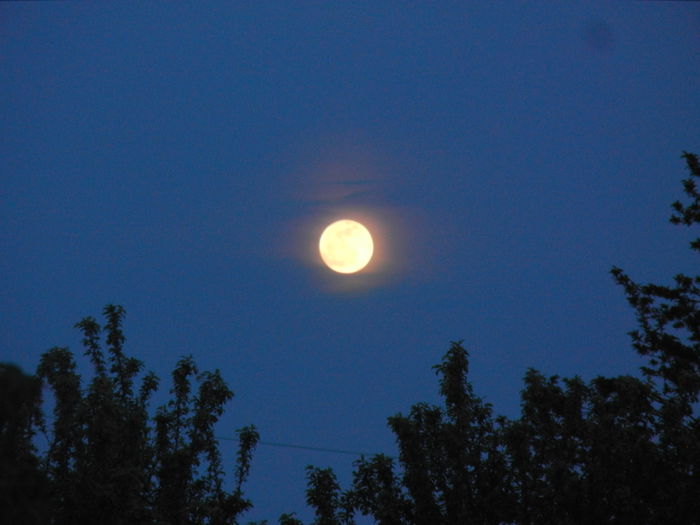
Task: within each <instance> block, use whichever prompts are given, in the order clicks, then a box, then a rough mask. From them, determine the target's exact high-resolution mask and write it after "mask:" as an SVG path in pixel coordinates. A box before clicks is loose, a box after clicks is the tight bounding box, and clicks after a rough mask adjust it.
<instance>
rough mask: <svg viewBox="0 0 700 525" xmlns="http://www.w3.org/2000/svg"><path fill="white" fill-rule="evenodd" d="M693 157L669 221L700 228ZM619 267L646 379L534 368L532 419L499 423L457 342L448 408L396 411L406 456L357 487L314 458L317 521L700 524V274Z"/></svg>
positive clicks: (311, 491) (372, 466)
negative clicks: (639, 275) (641, 279)
mask: <svg viewBox="0 0 700 525" xmlns="http://www.w3.org/2000/svg"><path fill="white" fill-rule="evenodd" d="M683 158H684V159H685V161H686V164H687V166H688V169H689V172H690V177H689V178H688V179H686V180H684V181H683V187H684V190H685V193H686V194H687V196H688V197H689V198H690V203H689V204H686V205H684V204H682V203H681V202H675V203H674V204H673V210H674V212H675V213H674V215H672V217H671V222H672V223H674V224H682V225H686V226H694V225H697V223H700V192H698V186H697V182H698V179H699V178H700V162H699V161H698V157H697V156H696V155H693V154H690V153H684V154H683ZM691 248H692V249H693V250H696V251H700V238H698V239H695V240H694V241H692V242H691ZM611 273H612V275H613V278H614V279H615V281H616V282H617V283H618V284H619V285H621V286H622V287H623V289H624V292H625V294H626V296H627V299H628V301H629V303H630V305H631V306H632V307H633V308H634V309H635V311H636V313H637V320H638V323H639V328H638V329H637V330H635V331H632V332H631V333H630V335H631V337H632V342H633V346H634V348H635V349H636V350H637V352H638V353H639V354H640V355H642V356H644V357H647V358H648V360H649V363H648V366H644V367H642V377H641V378H638V377H633V376H629V375H622V376H618V377H603V376H599V377H596V378H594V379H593V380H591V381H589V382H588V383H586V382H584V381H583V380H582V379H581V378H579V377H573V378H563V379H562V378H559V377H558V376H551V377H545V376H544V375H542V374H541V373H540V372H538V371H537V370H534V369H530V370H528V371H527V373H526V374H525V378H524V388H523V390H522V393H521V414H520V417H519V418H517V419H509V418H505V417H495V418H494V417H493V415H492V411H491V407H490V405H489V404H488V403H484V402H483V401H482V400H481V399H480V398H479V397H477V396H476V395H475V394H474V392H473V389H472V386H471V384H470V383H469V381H468V380H467V374H468V368H469V367H468V357H469V355H468V352H467V351H466V350H465V349H464V347H463V346H462V344H461V342H455V343H452V345H451V346H450V348H449V350H448V351H447V353H446V354H445V356H444V357H443V359H442V362H441V363H440V364H438V365H436V366H435V367H434V368H435V370H436V373H437V374H438V376H439V383H440V394H441V396H442V399H443V406H430V405H427V404H425V403H418V404H416V405H414V406H413V407H412V408H411V410H410V412H409V413H408V415H402V414H397V415H395V416H393V417H390V418H389V420H388V424H389V427H390V428H391V430H392V431H393V433H394V434H395V436H396V440H397V444H398V448H399V459H398V463H395V462H394V461H393V460H392V459H390V458H388V457H386V456H383V455H378V456H374V457H372V458H370V459H366V458H364V457H362V458H360V460H358V461H357V462H355V470H354V479H353V485H352V487H351V488H350V489H348V490H347V491H345V492H342V491H341V490H340V488H339V487H338V485H337V483H335V476H334V475H333V473H332V471H330V470H329V469H325V470H324V469H318V468H315V467H309V472H312V473H314V474H315V476H309V477H308V482H309V485H308V490H307V501H308V503H309V504H310V505H311V506H312V507H314V509H315V511H316V516H317V520H316V523H323V524H326V523H351V522H352V518H353V516H354V513H358V512H359V513H361V514H363V515H369V516H372V517H373V518H374V519H375V520H376V521H377V523H380V524H383V525H389V524H391V525H394V524H408V523H414V524H419V525H422V524H425V525H431V524H436V523H445V524H494V525H498V524H512V523H517V524H522V525H530V524H532V525H535V524H536V525H546V524H553V525H554V524H558V525H561V524H590V525H597V524H600V523H618V524H628V523H635V524H638V523H644V524H658V525H662V524H670V523H678V524H681V523H682V524H697V523H700V497H698V495H700V420H699V419H698V418H697V416H696V414H695V409H696V408H697V402H698V394H699V393H700V276H696V277H689V276H686V275H682V274H679V275H677V276H676V277H675V285H674V286H662V285H656V284H644V285H642V284H638V283H635V282H634V281H633V280H632V279H631V278H630V277H628V276H627V275H626V274H625V273H624V272H623V271H622V270H621V269H619V268H615V267H614V268H613V269H612V270H611ZM341 501H342V502H344V503H345V507H344V513H343V514H342V516H341V515H340V514H339V513H338V509H339V508H340V503H339V502H341Z"/></svg>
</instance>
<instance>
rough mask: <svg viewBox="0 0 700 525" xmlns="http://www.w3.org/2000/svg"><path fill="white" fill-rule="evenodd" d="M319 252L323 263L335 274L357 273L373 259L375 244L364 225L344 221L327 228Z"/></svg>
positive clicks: (319, 243)
mask: <svg viewBox="0 0 700 525" xmlns="http://www.w3.org/2000/svg"><path fill="white" fill-rule="evenodd" d="M318 250H319V252H320V253H321V259H323V262H324V263H326V265H327V266H328V267H329V268H330V269H331V270H333V271H334V272H338V273H355V272H359V271H360V270H362V268H364V267H365V266H367V263H369V261H370V259H372V253H373V252H374V243H373V242H372V236H371V235H370V233H369V230H367V228H365V227H364V226H363V225H362V224H360V223H359V222H356V221H351V220H349V219H342V220H339V221H335V222H334V223H332V224H330V225H328V226H326V229H325V230H323V233H322V234H321V239H320V240H319V241H318Z"/></svg>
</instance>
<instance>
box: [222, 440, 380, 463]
mask: <svg viewBox="0 0 700 525" xmlns="http://www.w3.org/2000/svg"><path fill="white" fill-rule="evenodd" d="M217 439H223V440H226V441H238V439H237V438H232V437H221V436H217ZM258 444H259V445H265V446H268V447H280V448H296V449H301V450H312V451H314V452H330V453H331V454H347V455H350V456H376V455H377V453H376V452H358V451H356V450H341V449H337V448H323V447H309V446H307V445H292V444H291V443H276V442H273V441H258ZM385 455H386V454H385ZM387 457H390V458H391V456H387ZM392 459H394V458H392Z"/></svg>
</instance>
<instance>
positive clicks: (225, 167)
mask: <svg viewBox="0 0 700 525" xmlns="http://www.w3.org/2000/svg"><path fill="white" fill-rule="evenodd" d="M377 3H379V4H381V5H380V6H377V5H375V4H377ZM465 4H466V5H465ZM699 95H700V6H699V5H698V4H695V3H692V2H689V3H686V2H678V3H672V2H607V3H596V2H586V3H583V4H581V5H570V4H569V3H564V2H550V3H546V2H537V3H532V4H530V3H522V2H520V3H516V2H498V3H496V2H494V3H489V4H488V5H482V6H476V5H472V4H471V3H467V2H461V1H460V2H439V3H423V4H420V5H414V4H413V3H411V4H409V3H401V4H399V3H390V2H386V3H382V2H376V1H367V2H365V1H355V2H330V3H328V2H267V3H266V2H246V3H243V2H231V3H199V2H191V3H167V4H166V3H150V2H149V3H141V2H138V3H136V2H134V3H127V2H118V3H116V2H113V3H107V2H102V3H90V2H76V3H70V2H56V3H53V2H51V3H46V2H30V3H2V4H1V5H0V123H1V126H0V132H1V136H0V253H1V257H0V308H1V309H2V310H1V311H0V360H1V361H11V362H14V363H17V364H18V365H20V366H21V367H22V368H23V369H24V370H25V371H27V372H33V371H34V370H35V368H36V365H37V363H38V360H39V356H40V355H41V353H42V352H44V351H46V350H47V349H48V348H50V347H52V346H56V345H58V346H70V347H71V348H72V349H73V350H74V351H76V353H77V354H80V352H81V347H80V334H79V333H78V332H77V331H76V330H75V329H73V328H72V326H73V324H74V323H75V322H76V321H78V320H79V319H81V318H82V317H84V316H87V315H93V316H96V317H98V316H99V315H100V312H101V309H102V307H103V306H104V305H105V304H107V303H115V304H121V305H123V306H124V307H125V308H126V311H127V318H126V328H125V330H126V336H127V352H128V353H130V354H131V355H134V356H136V357H138V358H140V359H142V360H143V361H145V364H146V368H147V369H152V370H154V371H155V372H156V373H157V374H158V375H159V376H160V377H161V379H162V387H161V393H160V394H159V395H158V396H157V399H155V400H154V403H155V404H156V405H157V404H159V403H162V402H163V401H164V400H165V399H167V397H166V396H167V388H169V385H170V377H169V374H170V372H171V371H172V369H173V368H174V366H175V363H176V362H177V360H178V359H179V357H180V356H183V355H186V354H190V353H191V354H193V356H194V358H195V360H196V361H197V363H198V364H199V366H200V368H201V369H205V370H206V369H209V370H211V369H215V368H218V369H220V370H221V372H222V374H223V376H224V378H225V380H226V381H227V383H228V384H229V386H230V387H231V388H232V389H233V390H234V391H235V393H236V397H235V399H234V401H233V402H232V403H231V404H230V405H229V407H228V409H227V412H226V414H225V416H224V418H223V420H222V422H221V424H220V426H219V431H218V434H219V435H220V436H222V437H235V430H236V429H237V428H240V427H242V426H244V425H247V424H255V425H256V426H257V427H258V429H259V431H260V434H261V439H262V440H263V441H264V442H267V443H286V444H294V445H304V446H309V447H319V448H330V449H340V450H350V451H364V452H369V453H373V452H384V453H387V454H390V455H395V454H396V446H395V443H394V439H393V435H392V434H391V433H390V431H389V430H388V428H387V426H386V418H387V417H388V416H391V415H393V414H395V413H397V412H399V411H403V412H407V411H408V409H409V408H410V406H411V405H412V404H413V403H416V402H419V401H426V402H438V401H439V397H438V395H437V388H438V385H437V380H436V377H435V375H434V372H433V371H432V370H431V366H432V365H434V364H436V363H437V362H438V361H439V360H440V358H441V356H442V355H443V353H444V352H445V351H446V350H447V349H448V347H449V343H450V341H452V340H459V339H463V340H464V345H465V347H466V348H467V349H468V350H469V351H470V353H471V370H470V377H471V381H472V383H473V384H474V388H475V391H476V393H477V394H478V395H480V396H482V397H483V398H485V400H486V401H489V402H491V403H492V404H493V405H494V410H495V412H496V413H499V414H505V415H508V416H513V417H515V416H517V414H518V411H519V391H520V389H521V386H522V377H523V375H524V373H525V371H526V369H527V367H530V366H531V367H535V368H538V369H540V370H541V371H542V372H543V373H545V374H559V375H562V376H570V375H574V374H579V375H581V376H582V377H583V378H585V379H590V378H592V377H594V376H596V375H598V374H602V375H616V374H623V373H633V374H636V373H637V369H638V366H639V364H640V363H641V360H640V359H639V358H638V357H637V356H636V355H635V354H634V351H633V350H632V348H631V345H630V344H629V338H628V336H627V335H626V332H627V331H629V330H631V329H633V328H634V326H635V321H634V315H633V312H632V310H631V309H630V308H629V307H628V305H627V304H626V301H625V299H624V295H623V293H622V290H621V289H619V288H618V287H616V286H615V285H614V283H613V281H612V279H611V277H610V275H609V270H610V268H611V266H612V265H617V266H620V267H622V268H623V269H625V270H626V271H627V272H628V273H629V274H630V275H631V276H632V277H633V278H634V279H636V280H640V281H655V282H660V283H663V282H670V280H671V277H672V275H674V274H675V273H677V272H681V271H683V272H687V273H692V272H693V271H695V272H696V273H697V266H696V265H697V261H696V260H694V259H693V256H692V253H691V251H690V250H689V249H687V244H688V241H689V240H690V239H691V234H690V233H691V232H689V231H687V230H685V229H683V228H680V227H674V226H672V225H670V224H669V223H668V220H667V219H668V217H669V215H670V212H671V209H670V203H671V202H673V201H674V200H676V199H678V198H680V197H681V185H680V179H681V178H683V177H685V176H686V174H687V171H686V169H685V165H684V163H683V161H682V159H680V154H681V152H682V151H683V150H688V151H691V152H696V153H700V119H699V118H698V116H699V109H700V96H699ZM344 217H348V218H354V219H359V220H361V221H364V223H365V224H366V225H367V226H368V227H369V228H370V230H372V233H373V234H374V235H375V242H376V244H377V258H376V260H374V261H373V263H371V265H370V266H369V267H368V268H367V270H366V271H365V272H363V273H360V274H357V275H345V276H343V275H340V274H334V273H333V272H331V271H330V270H328V269H327V268H325V267H323V266H322V264H321V262H320V259H319V258H318V255H317V252H316V248H315V243H316V242H317V239H318V235H319V234H320V232H321V230H322V229H323V227H324V226H325V225H326V224H327V223H329V222H331V221H332V220H334V219H338V218H344ZM80 362H81V370H82V371H83V372H84V373H85V374H88V371H89V368H88V367H87V366H86V363H85V360H84V359H83V358H80ZM222 448H223V450H224V453H225V457H226V461H227V462H228V464H227V471H228V473H229V478H228V479H230V478H231V477H232V471H233V467H232V461H233V457H234V450H235V447H234V443H231V442H228V441H222ZM353 459H354V458H353V456H351V455H346V454H340V453H329V452H319V451H309V450H301V449H292V448H283V447H276V446H271V445H269V444H261V445H260V446H259V448H258V450H257V452H256V455H255V458H254V461H253V466H252V472H251V477H250V480H249V483H248V485H247V495H248V496H249V497H251V498H252V499H253V502H254V504H255V508H254V509H253V510H252V511H251V512H250V513H249V514H247V515H246V516H245V519H250V520H253V519H264V518H267V519H270V520H275V519H276V518H277V516H278V515H279V514H280V513H281V512H291V511H296V512H297V513H298V516H299V517H301V518H302V519H304V520H305V521H307V520H309V519H310V518H311V512H310V510H309V509H307V508H306V506H305V503H304V490H305V480H304V467H305V466H306V465H308V464H315V465H317V466H320V467H326V466H332V467H333V468H335V469H336V472H337V474H338V476H339V479H340V480H341V482H342V483H343V484H344V485H347V483H348V481H349V480H350V473H351V465H352V461H353Z"/></svg>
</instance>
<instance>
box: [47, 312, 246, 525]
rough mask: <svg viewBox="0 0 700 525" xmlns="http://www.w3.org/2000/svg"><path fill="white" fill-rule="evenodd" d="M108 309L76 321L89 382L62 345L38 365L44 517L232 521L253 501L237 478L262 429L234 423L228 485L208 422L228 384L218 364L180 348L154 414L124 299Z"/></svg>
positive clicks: (181, 524) (217, 413)
mask: <svg viewBox="0 0 700 525" xmlns="http://www.w3.org/2000/svg"><path fill="white" fill-rule="evenodd" d="M104 316H105V318H106V323H105V326H104V329H102V328H101V327H100V326H99V325H98V323H97V322H96V321H95V319H94V318H92V317H86V318H85V319H83V320H82V321H80V322H79V323H77V325H76V327H78V328H79V329H80V330H81V331H82V333H83V345H84V347H85V355H87V356H88V357H89V359H90V361H91V363H92V365H93V368H94V377H93V378H92V380H91V381H90V382H89V384H88V385H87V387H85V388H84V387H83V386H82V382H81V378H80V376H79V375H78V374H77V373H76V364H75V361H74V359H73V354H72V353H71V352H70V351H69V350H68V349H67V348H53V349H51V350H49V351H48V352H47V353H45V354H44V355H43V356H42V358H41V361H40V363H39V367H38V371H37V375H38V377H40V378H42V379H43V380H45V381H46V382H47V383H48V385H49V386H50V387H51V390H52V391H53V394H54V398H55V406H54V414H53V416H54V417H53V425H52V433H51V434H52V438H51V441H50V445H49V448H48V451H47V453H46V457H45V460H44V464H45V469H46V472H47V475H48V478H49V480H50V485H51V497H50V505H51V509H52V512H51V515H52V519H51V521H50V522H51V523H54V524H56V525H59V524H66V525H75V524H83V523H85V524H88V523H90V524H92V523H101V524H110V523H115V524H116V523H163V524H165V523H167V524H170V525H185V524H188V525H204V524H207V525H224V524H232V523H236V522H237V519H238V517H239V516H240V514H241V513H242V512H244V511H245V510H246V509H248V508H249V507H250V506H251V502H250V501H248V500H247V499H246V498H245V497H244V496H243V490H242V487H243V484H244V482H245V480H246V478H247V476H248V472H249V469H250V463H251V460H252V454H253V451H254V449H255V446H256V444H257V442H258V433H257V432H256V430H255V428H254V427H252V426H251V427H245V428H243V429H241V430H240V431H239V451H238V457H237V462H236V468H235V479H234V487H233V490H232V491H231V492H230V493H229V492H226V491H225V490H224V488H223V475H224V470H223V467H222V464H221V455H220V452H219V448H218V442H217V440H216V438H215V437H214V426H215V424H216V423H217V421H218V420H219V418H220V417H221V415H222V413H223V410H224V406H225V405H226V403H227V402H228V401H230V399H231V398H232V397H233V393H232V392H231V390H229V388H228V387H227V386H226V384H225V382H224V381H223V379H222V377H221V375H220V373H219V371H218V370H216V371H214V372H201V373H200V372H199V371H198V369H197V366H196V365H195V363H194V361H193V359H192V358H191V357H184V358H182V359H181V360H180V361H179V362H178V363H177V366H176V367H175V370H174V371H173V373H172V380H173V386H172V388H171V390H170V393H171V395H172V397H171V399H170V400H169V401H168V402H167V404H166V405H164V406H161V407H159V408H158V410H157V412H156V414H155V416H154V417H153V418H151V417H150V416H149V413H148V404H149V399H150V397H151V395H152V394H153V392H154V391H155V390H156V389H157V388H158V379H157V378H156V377H155V375H153V374H152V373H148V374H146V375H145V376H144V377H143V378H142V380H141V384H140V386H139V388H138V391H136V390H135V385H134V383H135V379H136V377H137V375H138V374H139V373H140V372H141V369H142V368H143V364H142V363H141V361H139V360H137V359H135V358H132V357H127V356H126V354H125V353H124V349H123V345H124V342H125V337H124V334H123V332H122V321H123V318H124V309H123V308H122V307H120V306H113V305H108V306H106V307H105V309H104ZM103 332H104V335H105V342H106V345H107V356H106V357H105V353H104V351H103V350H102V348H101V344H100V336H101V335H102V334H103Z"/></svg>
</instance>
